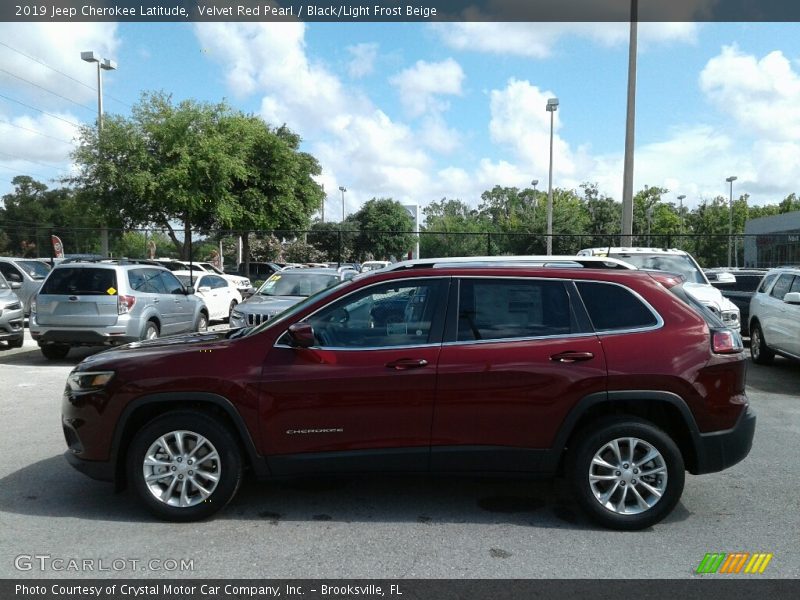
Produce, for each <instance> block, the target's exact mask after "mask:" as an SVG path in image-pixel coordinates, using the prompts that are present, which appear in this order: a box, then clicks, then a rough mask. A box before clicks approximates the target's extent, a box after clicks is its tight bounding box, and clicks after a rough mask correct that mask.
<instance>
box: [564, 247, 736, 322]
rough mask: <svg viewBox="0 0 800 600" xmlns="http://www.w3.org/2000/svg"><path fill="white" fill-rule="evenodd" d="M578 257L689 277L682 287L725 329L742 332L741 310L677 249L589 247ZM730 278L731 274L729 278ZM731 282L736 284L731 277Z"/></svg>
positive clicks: (694, 261) (692, 258)
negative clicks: (715, 316)
mask: <svg viewBox="0 0 800 600" xmlns="http://www.w3.org/2000/svg"><path fill="white" fill-rule="evenodd" d="M578 256H607V257H609V258H617V259H619V260H623V261H625V262H627V263H630V264H632V265H633V266H635V267H638V268H639V269H655V270H657V271H669V272H671V273H679V274H680V275H683V276H684V277H685V278H686V283H685V284H684V286H683V288H684V289H685V290H686V292H687V293H689V294H690V295H691V296H692V297H693V298H694V299H695V300H697V301H698V302H700V303H701V304H703V305H704V306H705V307H706V308H708V309H710V310H711V311H712V312H713V313H714V314H716V315H717V316H718V317H719V318H720V319H722V322H723V323H724V324H725V326H726V327H729V328H730V329H733V330H735V331H736V332H741V317H740V314H739V307H737V306H736V305H735V304H734V303H733V302H731V301H730V300H728V299H727V298H726V297H725V296H723V295H722V292H720V291H719V290H718V289H717V288H715V287H714V286H713V285H711V284H710V283H709V281H708V278H707V277H706V276H705V274H704V273H703V270H702V269H701V268H700V266H699V265H698V264H697V261H696V260H695V259H694V257H693V256H692V255H691V254H689V253H688V252H685V251H684V250H678V249H677V248H615V247H605V248H587V249H585V250H581V251H580V252H578ZM726 277H728V275H726ZM730 278H731V279H730V281H731V282H735V281H736V279H735V277H734V276H733V275H732V274H731V275H730Z"/></svg>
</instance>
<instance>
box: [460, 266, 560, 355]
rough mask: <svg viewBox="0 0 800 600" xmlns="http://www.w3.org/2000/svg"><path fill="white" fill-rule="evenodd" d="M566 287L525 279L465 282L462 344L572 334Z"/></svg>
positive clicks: (462, 284)
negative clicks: (476, 341) (465, 342)
mask: <svg viewBox="0 0 800 600" xmlns="http://www.w3.org/2000/svg"><path fill="white" fill-rule="evenodd" d="M573 331H574V324H573V322H572V318H571V311H570V302H569V296H568V294H567V290H566V288H565V287H564V283H563V282H561V281H542V280H524V279H463V280H462V281H461V283H460V290H459V302H458V328H457V339H458V341H473V340H502V339H510V338H530V337H547V336H559V335H566V334H569V333H572V332H573Z"/></svg>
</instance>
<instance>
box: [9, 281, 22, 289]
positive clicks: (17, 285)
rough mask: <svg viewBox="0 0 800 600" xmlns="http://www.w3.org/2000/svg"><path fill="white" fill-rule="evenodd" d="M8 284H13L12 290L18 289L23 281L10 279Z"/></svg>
mask: <svg viewBox="0 0 800 600" xmlns="http://www.w3.org/2000/svg"><path fill="white" fill-rule="evenodd" d="M8 284H9V285H10V286H11V289H12V290H18V289H20V288H21V287H22V283H21V282H19V281H9V282H8Z"/></svg>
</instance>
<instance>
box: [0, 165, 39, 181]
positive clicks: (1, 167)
mask: <svg viewBox="0 0 800 600" xmlns="http://www.w3.org/2000/svg"><path fill="white" fill-rule="evenodd" d="M0 169H5V170H7V171H11V172H12V173H16V174H17V175H28V176H34V175H35V176H36V177H45V178H46V177H51V175H44V174H42V173H33V172H32V171H28V172H27V173H20V170H19V169H14V168H12V167H7V166H5V165H0Z"/></svg>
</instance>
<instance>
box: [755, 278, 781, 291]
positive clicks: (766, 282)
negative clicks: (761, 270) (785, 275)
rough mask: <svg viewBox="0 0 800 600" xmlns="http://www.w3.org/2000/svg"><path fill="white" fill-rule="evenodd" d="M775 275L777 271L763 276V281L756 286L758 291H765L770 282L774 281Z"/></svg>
mask: <svg viewBox="0 0 800 600" xmlns="http://www.w3.org/2000/svg"><path fill="white" fill-rule="evenodd" d="M777 276H778V274H777V273H773V274H772V275H767V276H766V277H764V281H762V282H761V285H760V286H758V291H759V292H760V293H762V294H763V293H764V292H766V291H767V290H768V289H769V286H770V285H772V282H773V281H775V278H776V277H777Z"/></svg>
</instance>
